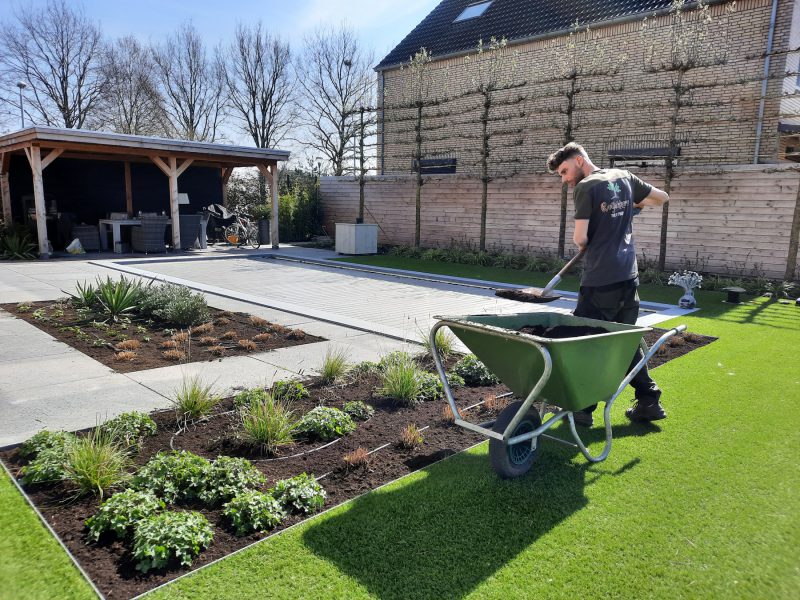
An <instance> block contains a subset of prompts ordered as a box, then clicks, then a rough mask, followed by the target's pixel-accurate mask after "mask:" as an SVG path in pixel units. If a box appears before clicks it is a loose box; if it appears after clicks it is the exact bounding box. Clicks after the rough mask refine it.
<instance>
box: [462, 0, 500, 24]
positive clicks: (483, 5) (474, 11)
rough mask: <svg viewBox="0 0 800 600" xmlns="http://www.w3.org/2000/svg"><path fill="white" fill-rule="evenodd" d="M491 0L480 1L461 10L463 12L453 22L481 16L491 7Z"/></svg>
mask: <svg viewBox="0 0 800 600" xmlns="http://www.w3.org/2000/svg"><path fill="white" fill-rule="evenodd" d="M491 3H492V2H491V0H489V2H478V3H477V4H470V5H469V6H467V8H465V9H464V10H462V11H461V14H460V15H458V16H457V17H456V20H455V21H453V23H458V22H459V21H466V20H467V19H474V18H475V17H480V16H481V15H482V14H483V13H485V12H486V9H487V8H489V5H491Z"/></svg>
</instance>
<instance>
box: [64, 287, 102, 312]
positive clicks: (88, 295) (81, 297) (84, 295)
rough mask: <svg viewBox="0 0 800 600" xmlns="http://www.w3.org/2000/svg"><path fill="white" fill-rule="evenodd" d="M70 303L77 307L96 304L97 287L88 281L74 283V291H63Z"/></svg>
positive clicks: (90, 306) (88, 306) (87, 306)
mask: <svg viewBox="0 0 800 600" xmlns="http://www.w3.org/2000/svg"><path fill="white" fill-rule="evenodd" d="M65 293H66V294H67V295H68V296H69V297H70V300H72V303H73V304H74V305H75V306H77V307H79V308H92V307H93V306H94V305H95V304H97V288H96V287H94V285H92V284H91V283H89V282H86V281H84V282H83V283H76V284H75V293H74V294H70V293H69V292H65Z"/></svg>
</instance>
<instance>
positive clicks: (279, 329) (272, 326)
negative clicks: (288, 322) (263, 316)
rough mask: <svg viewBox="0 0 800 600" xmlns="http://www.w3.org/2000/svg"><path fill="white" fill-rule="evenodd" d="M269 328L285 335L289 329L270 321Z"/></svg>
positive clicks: (273, 331)
mask: <svg viewBox="0 0 800 600" xmlns="http://www.w3.org/2000/svg"><path fill="white" fill-rule="evenodd" d="M269 330H270V331H271V332H272V333H275V334H277V335H287V334H288V333H289V332H290V331H291V329H289V328H288V327H284V326H283V325H278V324H277V323H270V326H269Z"/></svg>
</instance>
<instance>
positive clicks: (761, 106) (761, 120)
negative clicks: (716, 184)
mask: <svg viewBox="0 0 800 600" xmlns="http://www.w3.org/2000/svg"><path fill="white" fill-rule="evenodd" d="M777 14H778V0H772V15H771V16H770V18H769V35H768V36H767V53H766V57H765V58H764V79H763V80H762V82H761V101H760V102H759V103H758V125H756V150H755V154H754V155H753V164H754V165H757V164H758V155H759V154H760V153H761V131H762V129H763V128H764V105H765V104H766V101H767V82H768V81H769V62H770V58H772V40H773V38H774V37H775V21H776V19H777Z"/></svg>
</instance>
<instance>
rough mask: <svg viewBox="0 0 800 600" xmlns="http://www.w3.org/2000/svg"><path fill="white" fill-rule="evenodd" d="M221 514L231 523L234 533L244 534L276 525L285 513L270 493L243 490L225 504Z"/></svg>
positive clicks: (265, 529) (266, 529)
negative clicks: (243, 491)
mask: <svg viewBox="0 0 800 600" xmlns="http://www.w3.org/2000/svg"><path fill="white" fill-rule="evenodd" d="M222 516H223V517H225V518H226V519H227V520H228V522H229V523H230V524H231V526H232V527H233V529H234V531H236V535H245V534H248V533H250V532H253V531H268V530H270V529H272V528H274V527H276V526H278V525H279V524H280V522H281V521H282V520H283V518H284V516H285V513H284V511H283V507H282V506H281V504H280V503H279V502H278V501H277V500H275V498H273V497H272V495H270V494H263V493H261V492H245V493H243V494H239V495H238V496H236V497H235V498H234V499H233V500H231V501H230V502H228V503H227V504H226V505H225V507H224V509H223V511H222Z"/></svg>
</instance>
